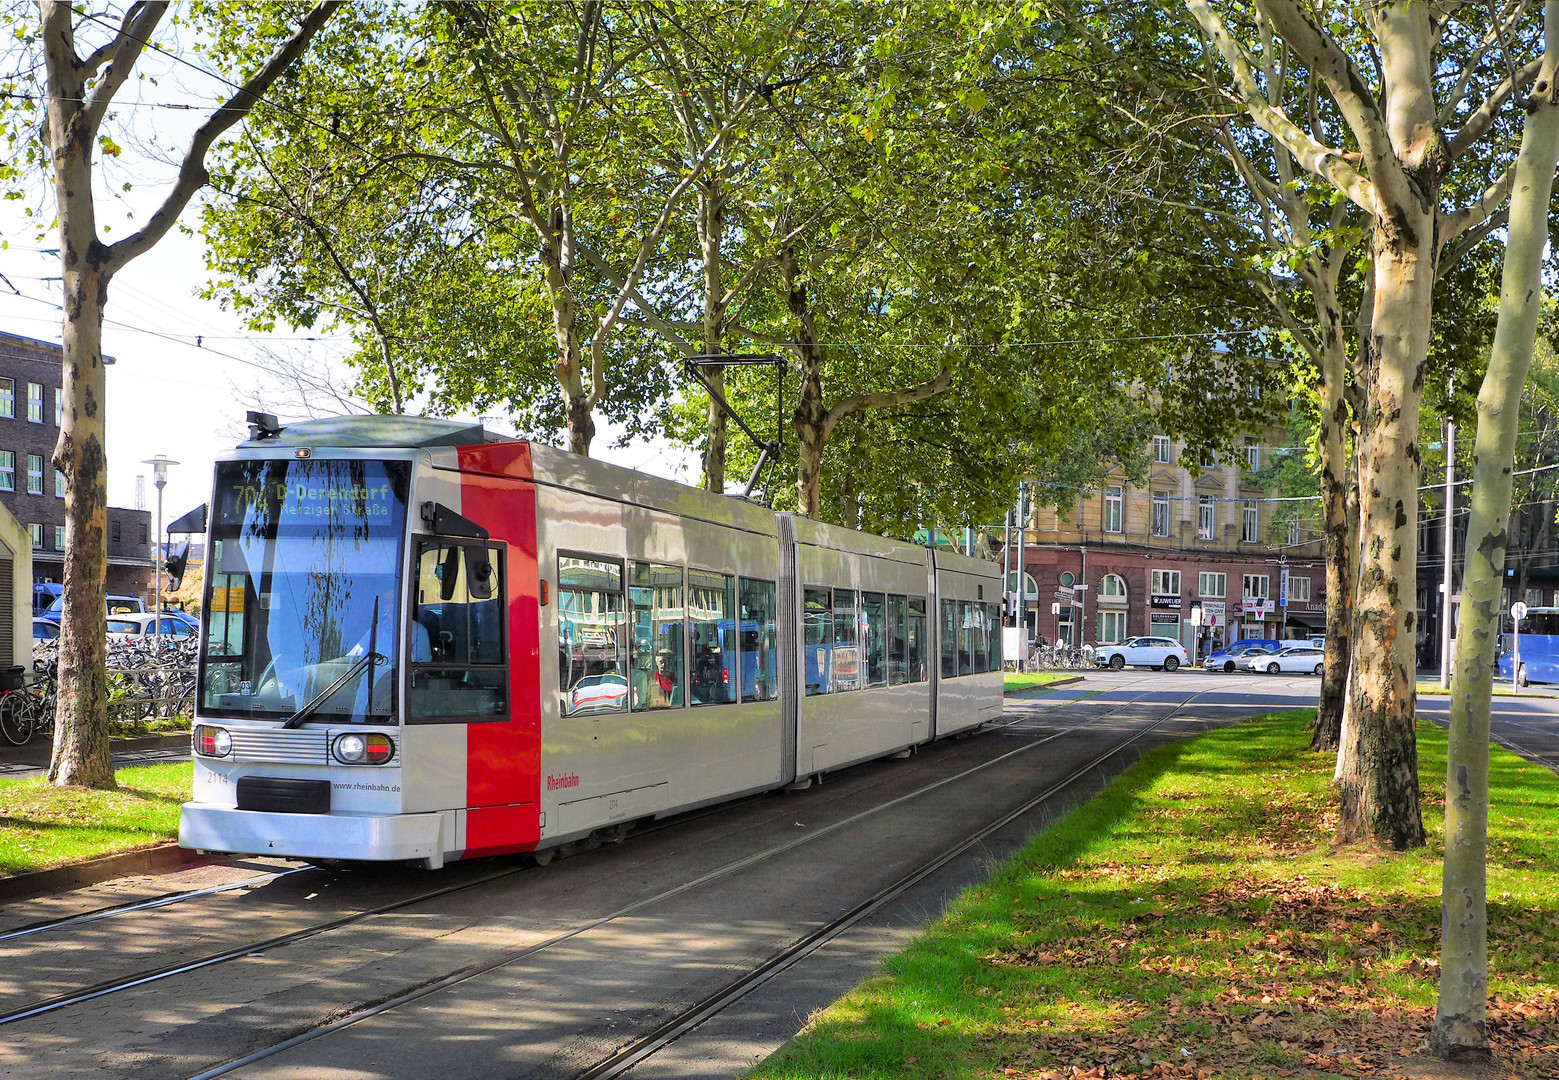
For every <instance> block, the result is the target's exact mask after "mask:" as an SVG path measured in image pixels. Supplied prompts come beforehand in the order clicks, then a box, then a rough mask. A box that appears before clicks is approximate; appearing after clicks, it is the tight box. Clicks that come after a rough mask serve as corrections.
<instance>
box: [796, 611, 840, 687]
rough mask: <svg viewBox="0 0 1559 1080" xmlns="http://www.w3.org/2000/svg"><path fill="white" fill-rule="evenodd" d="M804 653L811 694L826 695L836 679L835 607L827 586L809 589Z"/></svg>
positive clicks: (805, 612) (805, 613)
mask: <svg viewBox="0 0 1559 1080" xmlns="http://www.w3.org/2000/svg"><path fill="white" fill-rule="evenodd" d="M802 606H803V608H804V615H805V629H804V631H803V635H804V636H803V639H802V640H803V647H802V652H804V653H805V654H806V678H807V688H806V689H807V696H808V697H811V696H812V695H813V694H826V693H828V689H829V686H830V684H831V683H832V682H833V666H834V665H833V657H834V609H833V601H832V600H831V599H830V598H829V593H828V590H827V589H807V590H805V592H804V594H803V600H802Z"/></svg>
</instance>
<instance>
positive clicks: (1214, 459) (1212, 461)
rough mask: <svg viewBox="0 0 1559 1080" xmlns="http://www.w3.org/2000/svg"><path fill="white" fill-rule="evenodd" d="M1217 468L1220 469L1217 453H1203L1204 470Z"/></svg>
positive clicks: (1211, 451) (1210, 451)
mask: <svg viewBox="0 0 1559 1080" xmlns="http://www.w3.org/2000/svg"><path fill="white" fill-rule="evenodd" d="M1217 467H1218V454H1217V453H1216V452H1215V451H1213V450H1206V451H1203V453H1202V468H1204V469H1216V468H1217Z"/></svg>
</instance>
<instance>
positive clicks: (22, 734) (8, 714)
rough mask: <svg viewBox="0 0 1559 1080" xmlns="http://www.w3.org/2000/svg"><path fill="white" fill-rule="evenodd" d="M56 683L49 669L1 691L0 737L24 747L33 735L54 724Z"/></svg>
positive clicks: (46, 729) (14, 744) (13, 744)
mask: <svg viewBox="0 0 1559 1080" xmlns="http://www.w3.org/2000/svg"><path fill="white" fill-rule="evenodd" d="M20 670H21V669H19V668H18V669H13V671H20ZM56 686H58V681H57V680H56V679H55V678H54V674H53V672H52V671H50V672H46V673H43V674H40V675H36V676H34V677H33V678H31V679H26V680H22V681H21V682H20V685H17V686H14V687H12V688H11V689H9V690H5V691H3V692H0V736H4V738H5V741H6V742H8V743H10V744H11V745H12V746H25V745H26V744H27V743H29V742H31V741H32V737H33V736H34V735H36V734H38V733H39V732H40V731H45V732H46V731H48V730H49V729H50V728H51V727H53V726H54V705H55V688H56Z"/></svg>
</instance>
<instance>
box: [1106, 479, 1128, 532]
mask: <svg viewBox="0 0 1559 1080" xmlns="http://www.w3.org/2000/svg"><path fill="white" fill-rule="evenodd" d="M1124 497H1125V496H1124V492H1122V491H1121V489H1120V488H1118V487H1112V488H1109V489H1108V490H1106V491H1105V493H1104V531H1105V532H1107V533H1118V532H1120V531H1121V503H1122V502H1123V501H1124Z"/></svg>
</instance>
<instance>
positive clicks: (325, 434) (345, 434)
mask: <svg viewBox="0 0 1559 1080" xmlns="http://www.w3.org/2000/svg"><path fill="white" fill-rule="evenodd" d="M512 441H513V440H512V439H508V438H506V437H504V436H502V435H495V434H493V433H492V432H490V431H487V430H485V429H484V428H483V427H482V425H481V424H472V423H467V422H465V421H461V420H441V419H438V418H436V417H431V416H327V417H324V418H322V419H319V420H300V421H298V422H297V423H295V424H285V425H283V427H282V429H281V430H280V431H279V432H278V433H277V434H275V435H273V436H269V437H267V438H263V439H245V440H244V441H243V442H241V443H239V444H238V445H239V446H241V447H270V446H311V447H321V446H329V447H364V448H372V447H391V448H410V449H415V448H418V447H424V446H473V445H476V444H479V443H490V442H512Z"/></svg>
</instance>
